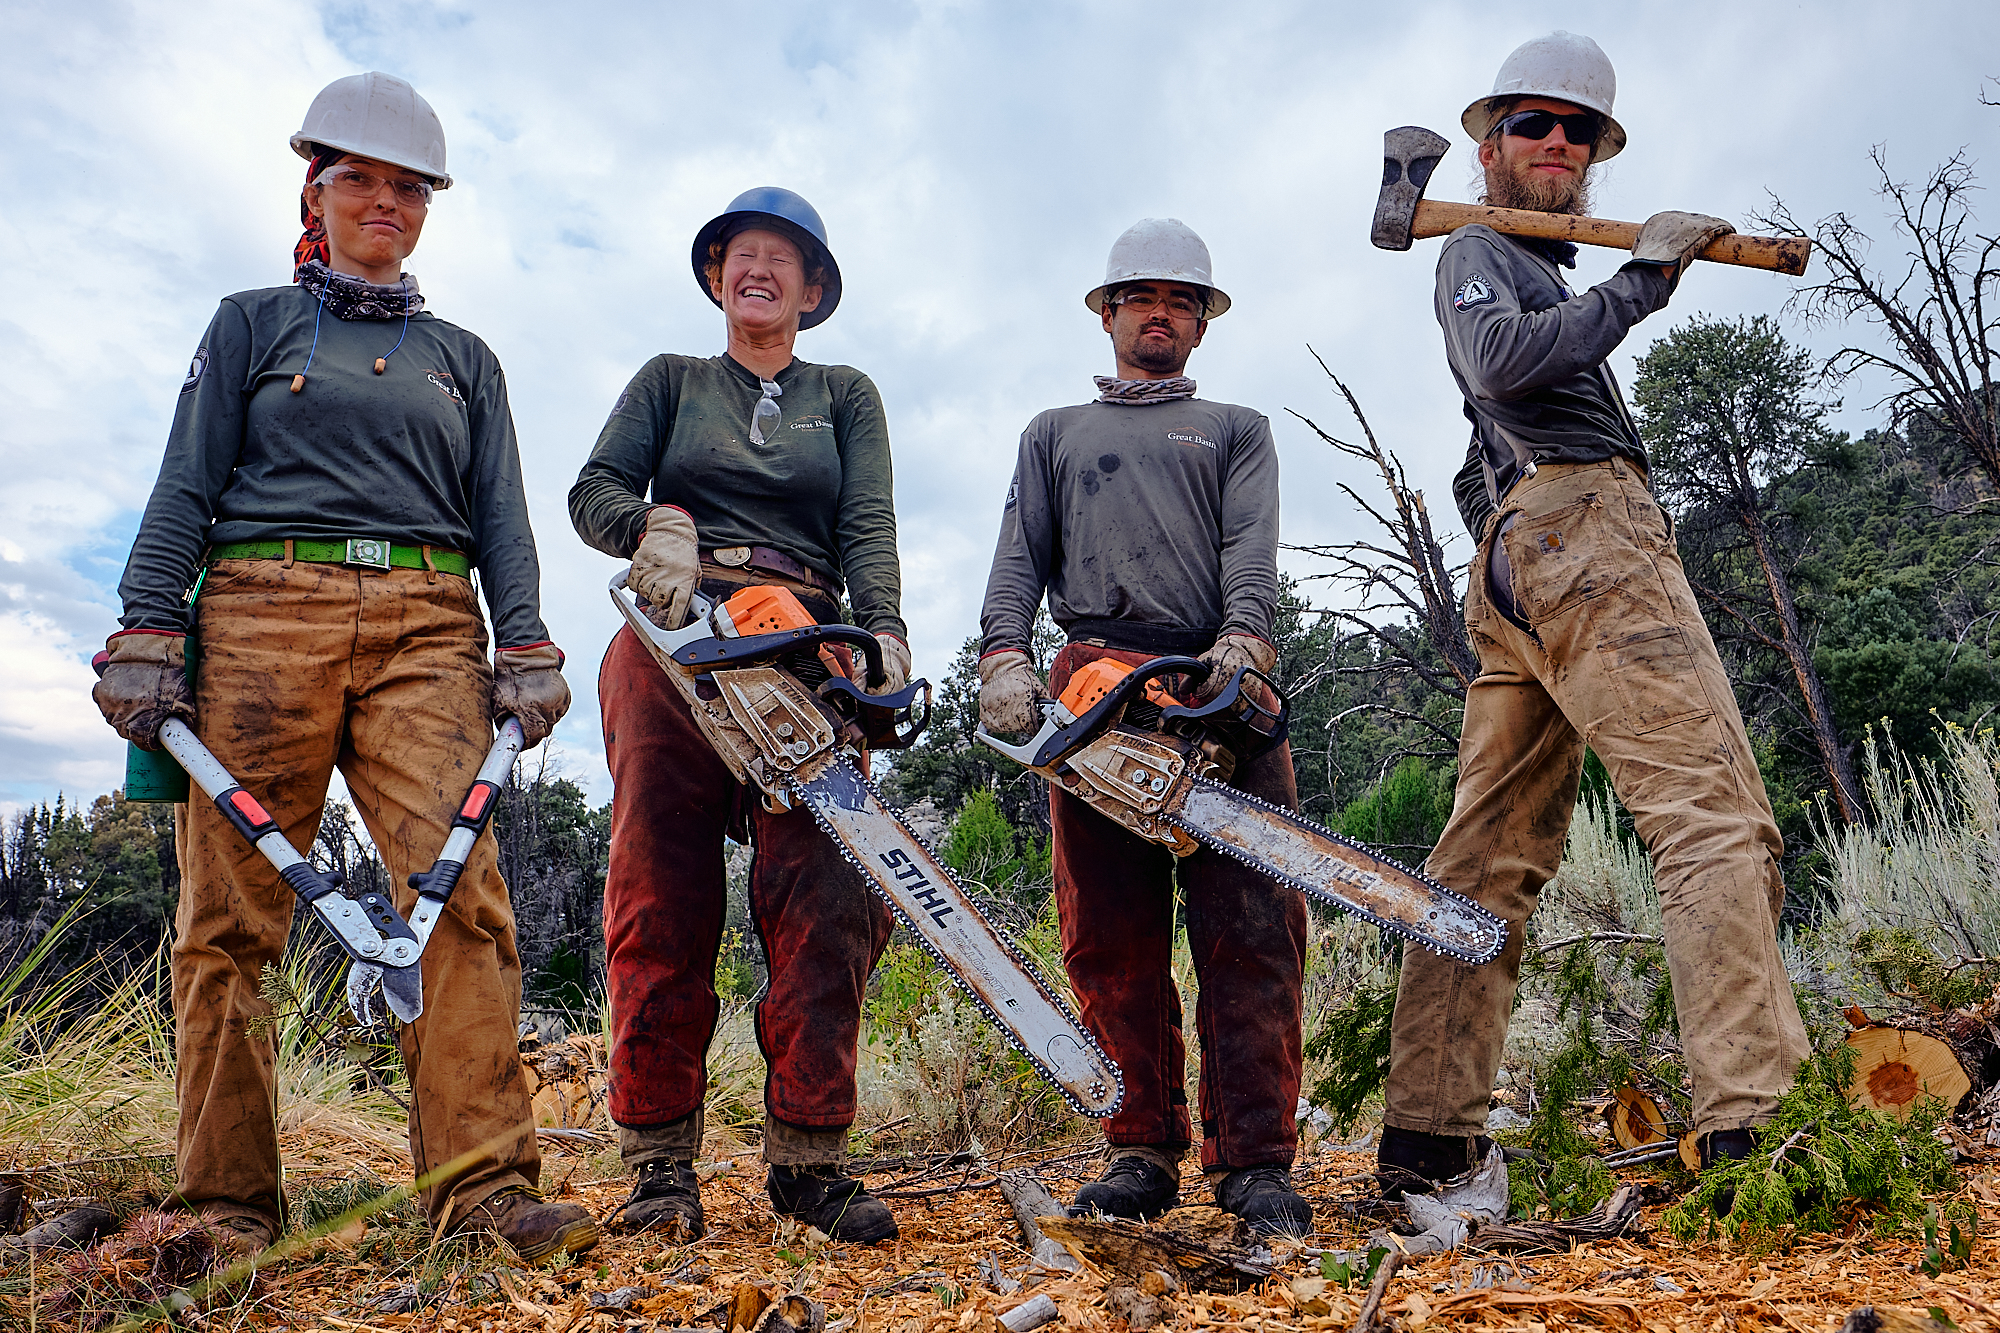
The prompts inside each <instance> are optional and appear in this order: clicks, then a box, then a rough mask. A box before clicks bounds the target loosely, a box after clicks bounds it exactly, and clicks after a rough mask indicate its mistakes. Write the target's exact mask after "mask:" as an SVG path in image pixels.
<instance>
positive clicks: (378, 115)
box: [292, 71, 451, 190]
mask: <svg viewBox="0 0 2000 1333" xmlns="http://www.w3.org/2000/svg"><path fill="white" fill-rule="evenodd" d="M316 144H317V145H319V146H320V147H324V148H338V149H340V150H341V151H343V152H348V153H357V154H359V155H360V156H362V157H372V158H374V159H375V160H376V161H378V162H387V163H389V164H390V165H392V166H398V167H406V168H408V169H409V170H411V171H414V172H417V173H418V174H420V175H424V176H429V177H430V178H431V180H432V181H434V182H435V183H436V186H437V188H438V189H440V190H448V189H450V188H451V173H450V172H448V171H446V170H445V169H444V126H443V125H441V124H439V123H438V118H437V112H435V111H433V110H431V104H430V103H429V102H426V101H425V100H424V99H423V98H422V97H420V96H418V94H417V90H416V89H415V88H412V87H411V86H410V85H409V84H407V83H405V82H403V81H402V80H401V79H399V78H397V77H396V76H395V75H393V74H380V73H376V72H374V71H370V72H369V73H367V74H350V75H348V76H347V77H346V78H344V79H335V80H334V81H333V82H332V83H329V84H328V85H326V87H324V88H322V89H320V90H319V96H318V97H315V98H313V100H312V105H311V106H310V107H308V108H306V123H305V124H304V125H301V126H300V127H299V132H298V133H297V134H294V135H293V136H292V151H293V152H295V153H297V154H298V155H299V156H300V157H302V158H304V159H306V161H308V162H310V161H312V159H313V158H314V157H316V156H317V155H318V154H317V153H316V152H315V150H314V145H316Z"/></svg>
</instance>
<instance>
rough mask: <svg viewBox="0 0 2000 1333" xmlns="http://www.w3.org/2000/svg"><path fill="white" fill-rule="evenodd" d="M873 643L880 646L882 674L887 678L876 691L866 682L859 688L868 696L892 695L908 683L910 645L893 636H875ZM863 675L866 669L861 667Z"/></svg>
mask: <svg viewBox="0 0 2000 1333" xmlns="http://www.w3.org/2000/svg"><path fill="white" fill-rule="evenodd" d="M875 642H877V643H879V644H881V645H882V674H884V675H885V676H887V677H888V679H887V680H885V681H883V682H882V687H881V688H880V689H877V688H876V687H875V686H873V685H870V684H869V683H868V682H867V681H865V680H864V681H862V682H861V688H862V689H864V690H866V691H868V693H870V694H894V693H895V692H896V691H897V690H900V689H902V688H903V687H904V686H905V685H907V684H909V683H910V645H909V644H907V643H904V642H903V641H902V640H901V639H899V638H897V637H896V636H895V635H893V634H877V635H876V636H875ZM863 672H864V674H865V672H866V667H865V666H864V667H863Z"/></svg>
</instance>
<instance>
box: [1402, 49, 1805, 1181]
mask: <svg viewBox="0 0 2000 1333" xmlns="http://www.w3.org/2000/svg"><path fill="white" fill-rule="evenodd" d="M1615 90H1616V79H1615V77H1614V76H1613V73H1612V70H1611V63H1610V61H1608V60H1607V59H1606V58H1605V56H1604V53H1603V52H1602V51H1601V50H1599V49H1598V47H1597V44H1596V43H1595V42H1593V41H1591V40H1590V39H1589V38H1588V37H1578V36H1574V35H1572V34H1569V33H1563V32H1558V33H1554V34H1552V35H1550V36H1548V37H1542V38H1537V39H1536V40H1534V41H1531V42H1528V43H1526V44H1525V45H1523V46H1522V47H1520V48H1519V49H1517V50H1516V51H1515V52H1514V53H1513V54H1512V55H1510V56H1509V57H1508V58H1507V61H1506V63H1505V64H1503V65H1502V66H1501V69H1500V76H1499V78H1498V79H1497V80H1496V82H1495V85H1494V90H1493V94H1492V95H1491V96H1488V97H1482V98H1479V99H1477V100H1475V101H1474V102H1473V103H1472V105H1471V106H1469V107H1467V108H1466V111H1465V115H1464V117H1463V124H1464V126H1465V129H1466V132H1467V133H1469V134H1470V135H1471V136H1472V137H1473V138H1474V139H1475V140H1477V141H1478V142H1479V162H1480V165H1481V166H1482V167H1483V168H1484V169H1485V173H1486V197H1487V200H1488V202H1490V203H1494V204H1499V205H1503V206H1506V207H1510V208H1527V209H1535V210H1539V211H1542V212H1550V213H1582V212H1584V211H1585V209H1586V208H1587V207H1588V200H1589V182H1590V171H1591V169H1592V167H1593V166H1594V165H1595V164H1596V163H1598V162H1601V161H1603V160H1604V159H1606V158H1608V157H1611V156H1612V155H1613V154H1615V153H1617V152H1618V151H1619V150H1620V149H1622V148H1623V147H1624V146H1625V131H1624V129H1623V127H1621V126H1620V125H1619V124H1618V122H1617V121H1616V120H1615V119H1613V117H1612V114H1611V104H1612V96H1613V94H1614V92H1615ZM1730 230H1732V228H1731V227H1730V226H1729V224H1728V223H1726V222H1723V221H1721V220H1720V219H1717V218H1710V217H1703V216H1701V215H1699V214H1691V213H1660V214H1656V215H1655V216H1654V217H1652V218H1651V219H1649V220H1648V221H1647V223H1646V225H1645V228H1644V230H1643V231H1642V232H1641V233H1640V235H1639V239H1638V241H1637V242H1636V243H1635V244H1634V246H1633V250H1632V255H1633V257H1632V261H1631V262H1630V263H1628V264H1626V265H1625V266H1624V267H1623V268H1621V269H1619V271H1618V272H1617V273H1616V274H1614V275H1613V276H1612V277H1610V278H1609V279H1607V280H1606V281H1604V282H1602V283H1599V284H1598V285H1597V286H1595V287H1592V288H1590V289H1589V290H1587V291H1584V292H1581V293H1577V292H1572V291H1571V290H1570V288H1569V285H1568V284H1567V283H1566V282H1565V281H1564V279H1563V276H1562V271H1561V269H1562V268H1563V267H1574V265H1575V255H1576V247H1575V246H1573V245H1569V244H1567V243H1555V242H1549V241H1536V240H1521V239H1517V238H1514V237H1508V236H1503V235H1501V234H1500V233H1498V232H1496V231H1494V230H1492V229H1491V228H1489V227H1485V226H1479V225H1473V226H1468V227H1461V228H1460V229H1459V230H1458V231H1456V232H1454V233H1452V235H1451V238H1450V239H1449V240H1448V241H1447V242H1446V243H1445V247H1444V252H1443V254H1442V255H1440V256H1439V259H1438V274H1437V294H1436V301H1435V307H1436V315H1437V319H1438V322H1439V323H1440V324H1441V325H1442V326H1443V327H1444V336H1445V354H1446V357H1447V358H1448V360H1449V361H1450V363H1451V371H1452V375H1453V376H1454V378H1456V379H1457V381H1458V386H1459V390H1460V392H1461V393H1462V394H1463V395H1464V398H1465V415H1466V416H1467V417H1468V418H1469V419H1470V420H1471V422H1472V441H1471V446H1470V448H1469V449H1468V450H1467V453H1466V461H1465V466H1464V467H1463V468H1462V469H1461V470H1460V471H1459V474H1458V477H1457V479H1456V481H1455V483H1454V485H1453V488H1452V489H1453V494H1454V496H1455V498H1456V499H1457V501H1458V507H1459V512H1460V513H1461V514H1462V515H1463V517H1464V519H1465V523H1466V527H1467V528H1468V529H1469V530H1470V531H1471V532H1472V533H1473V534H1474V535H1475V536H1476V537H1477V538H1478V541H1479V546H1478V553H1477V555H1476V556H1475V558H1474V559H1473V562H1472V566H1471V569H1472V575H1471V577H1470V578H1469V579H1468V580H1467V583H1468V586H1467V589H1466V595H1465V622H1466V631H1467V633H1468V635H1469V636H1470V638H1471V640H1472V644H1473V647H1474V648H1475V649H1476V650H1477V652H1478V654H1479V665H1480V674H1479V676H1478V678H1477V679H1475V680H1474V681H1473V682H1472V685H1471V687H1470V688H1469V689H1468V690H1467V692H1466V701H1465V719H1464V730H1463V733H1462V737H1461V739H1460V742H1459V756H1458V758H1459V771H1458V789H1457V792H1456V794H1455V796H1454V798H1453V802H1452V814H1451V819H1450V822H1449V823H1448V824H1447V826H1446V828H1445V831H1444V834H1443V836H1442V837H1441V838H1440V839H1439V842H1438V846H1437V850H1436V851H1435V852H1433V853H1432V854H1431V857H1430V860H1429V862H1428V864H1427V868H1428V869H1429V871H1430V873H1431V874H1432V875H1433V876H1435V877H1436V878H1437V879H1438V880H1440V881H1442V882H1443V883H1444V884H1446V885H1449V886H1450V887H1451V888H1454V889H1457V890H1458V891H1459V892H1461V893H1465V894H1469V895H1471V896H1472V897H1474V898H1477V899H1478V900H1479V902H1481V903H1482V904H1484V905H1485V906H1486V907H1488V908H1490V909H1491V910H1493V911H1494V912H1496V913H1498V914H1500V915H1501V916H1503V917H1505V918H1506V920H1507V923H1508V938H1507V946H1506V949H1505V950H1504V951H1503V952H1502V954H1501V955H1500V957H1499V958H1498V959H1496V960H1495V961H1493V962H1491V963H1487V964H1484V965H1482V966H1479V967H1467V966H1465V965H1463V964H1459V963H1455V962H1452V961H1450V960H1448V959H1446V958H1444V957H1442V956H1439V955H1435V954H1430V953H1426V952H1424V951H1422V950H1416V949H1412V950H1409V951H1407V952H1406V953H1405V954H1404V958H1403V970H1402V980H1401V984H1400V987H1399V989H1398V992H1397V997H1396V1015H1395V1022H1394V1026H1393V1029H1392V1046H1391V1056H1390V1059H1391V1068H1390V1073H1389V1081H1388V1087H1387V1091H1386V1101H1387V1105H1386V1108H1385V1113H1384V1122H1385V1123H1384V1128H1383V1133H1382V1139H1381V1143H1380V1146H1379V1148H1378V1153H1377V1164H1378V1176H1379V1178H1380V1180H1381V1184H1382V1186H1383V1189H1384V1191H1385V1193H1388V1194H1389V1195H1391V1196H1392V1197H1393V1196H1395V1195H1399V1194H1400V1193H1402V1191H1403V1190H1405V1189H1410V1190H1424V1191H1428V1190H1430V1189H1431V1188H1432V1187H1433V1186H1434V1185H1435V1184H1437V1183H1438V1182H1441V1181H1444V1180H1446V1179H1449V1178H1451V1177H1453V1176H1457V1175H1459V1174H1462V1173H1463V1172H1465V1171H1466V1170H1468V1169H1469V1168H1471V1167H1473V1166H1475V1165H1477V1164H1478V1163H1479V1162H1480V1161H1481V1160H1482V1159H1483V1158H1484V1156H1485V1154H1486V1152H1487V1150H1488V1149H1489V1148H1490V1146H1491V1145H1490V1143H1489V1141H1488V1140H1487V1139H1486V1138H1485V1137H1484V1130H1485V1126H1486V1108H1487V1102H1488V1099H1489V1091H1490V1089H1491V1088H1492V1086H1493V1079H1494V1075H1495V1073H1496V1072H1497V1070H1498V1068H1499V1063H1500V1054H1501V1047H1502V1045H1503V1044H1504V1043H1505V1041H1506V1037H1507V1020H1508V1016H1509V1014H1510V1013H1511V1012H1512V1010H1513V1005H1514V991H1515V986H1516V984H1517V982H1518V981H1519V978H1520V971H1521V950H1522V942H1523V927H1524V925H1525V923H1526V921H1527V918H1528V914H1529V913H1530V912H1532V911H1533V910H1534V907H1535V902H1536V899H1537V895H1538V894H1539V893H1540V891H1541V887H1542V885H1543V884H1544V883H1546V882H1547V881H1548V880H1549V879H1550V878H1551V877H1552V876H1554V874H1555V872H1556V869H1557V866H1558V865H1559V864H1560V862H1561V859H1562V851H1563V842H1564V838H1565V836H1566V834H1567V833H1568V830H1569V822H1570V815H1571V812H1572V811H1573V810H1574V808H1575V806H1576V798H1577V786H1578V779H1579V777H1580V775H1581V773H1582V769H1583V754H1584V746H1585V744H1586V743H1587V744H1588V745H1589V746H1590V747H1591V748H1593V749H1594V750H1596V752H1597V754H1598V757H1599V758H1600V759H1602V760H1603V761H1604V765H1605V767H1606V769H1607V770H1608V771H1609V773H1610V776H1611V784H1612V787H1613V789H1614V790H1615V791H1616V792H1617V793H1618V797H1619V799H1620V800H1621V801H1622V802H1624V805H1625V808H1626V809H1627V810H1629V811H1630V812H1631V814H1632V818H1633V821H1634V823H1635V825H1636V827H1637V829H1638V833H1639V836H1640V837H1641V838H1642V839H1643V840H1644V841H1645V844H1646V848H1647V850H1648V851H1649V852H1650V853H1651V855H1652V859H1653V867H1654V877H1655V880H1656V883H1657V886H1658V889H1659V893H1660V912H1661V919H1662V929H1663V933H1664V937H1665V944H1666V961H1667V970H1668V975H1669V977H1670V979H1671V981H1672V983H1673V992H1674V1005H1675V1009H1676V1011H1677V1013H1678V1015H1679V1019H1680V1031H1681V1042H1682V1049H1683V1051H1684V1052H1685V1055H1686V1059H1687V1064H1688V1069H1689V1072H1690V1073H1691V1074H1692V1075H1693V1083H1694V1117H1693V1118H1694V1128H1695V1131H1696V1132H1697V1134H1698V1135H1699V1136H1700V1138H1699V1143H1700V1147H1701V1156H1702V1162H1703V1164H1704V1165H1707V1164H1709V1163H1711V1162H1713V1161H1714V1160H1716V1159H1718V1158H1724V1157H1727V1158H1735V1157H1743V1156H1747V1155H1748V1154H1749V1153H1750V1152H1751V1151H1752V1150H1753V1148H1754V1141H1753V1138H1752V1135H1751V1132H1750V1131H1751V1129H1752V1127H1754V1126H1756V1125H1759V1124H1761V1123H1763V1122H1765V1121H1767V1120H1769V1119H1770V1118H1771V1116H1772V1115H1773V1113H1774V1112H1775V1110H1776V1107H1777V1101H1778V1096H1779V1094H1781V1093H1782V1092H1784V1091H1785V1089H1786V1088H1787V1087H1788V1086H1790V1084H1791V1082H1792V1079H1793V1077H1794V1075H1795V1074H1796V1073H1797V1070H1798V1066H1799V1062H1800V1061H1801V1060H1803V1059H1804V1058H1805V1056H1806V1055H1807V1053H1808V1047H1807V1042H1806V1036H1805V1030H1804V1027H1803V1025H1802V1024H1801V1023H1800V1021H1799V1014H1798V1009H1797V1006H1796V1005H1795V1003H1794V1001H1793V998H1792V989H1791V985H1790V983H1789V982H1788V980H1787V978H1786V975H1785V967H1784V960H1783V958H1782V956H1781V955H1780V954H1779V951H1778V940H1777V928H1778V912H1779V909H1780V907H1781V906H1782V905H1783V902H1784V881H1783V879H1782V878H1780V876H1779V872H1778V858H1779V855H1780V853H1781V852H1782V850H1783V845H1782V842H1781V840H1780V838H1779V836H1778V828H1777V824H1776V822H1775V820H1774V819H1773V818H1772V815H1771V805H1770V801H1769V799H1768V798H1767V797H1766V796H1765V793H1764V783H1763V779H1762V778H1761V776H1760V775H1759V773H1758V771H1757V762H1756V759H1755V757H1754V755H1753V754H1752V753H1751V749H1750V742H1749V738H1748V736H1746V735H1745V733H1744V728H1743V719H1742V716H1741V715H1740V714H1739V713H1738V711H1737V707H1736V700H1735V696H1734V694H1733V693H1732V691H1731V687H1730V683H1729V678H1728V677H1727V676H1726V675H1725V674H1724V673H1723V669H1722V664H1721V662H1720V660H1719V659H1718V658H1717V656H1716V652H1715V644H1714V642H1713V641H1712V640H1711V639H1710V637H1709V633H1708V627H1707V626H1706V625H1705V624H1704V623H1703V622H1702V618H1701V613H1700V610H1699V609H1698V608H1697V606H1696V604H1695V599H1694V594H1693V593H1692V592H1691V591H1690V590H1689V587H1688V581H1687V575H1686V573H1685V572H1684V571H1683V570H1682V568H1681V562H1680V557H1679V555H1678V554H1677V553H1676V551H1675V549H1674V539H1673V525H1672V523H1671V521H1670V520H1669V519H1668V518H1667V516H1666V514H1665V513H1664V512H1663V511H1662V510H1661V509H1660V506H1659V505H1658V504H1657V503H1655V501H1654V499H1653V496H1652V494H1651V491H1650V489H1649V487H1648V484H1647V475H1646V451H1645V449H1644V448H1643V446H1642V445H1641V444H1640V440H1639V433H1638V431H1637V429H1636V428H1635V427H1634V426H1633V424H1632V419H1631V416H1630V415H1629V414H1628V413H1627V411H1626V409H1625V403H1624V399H1623V398H1622V396H1621V395H1620V393H1619V391H1618V384H1617V381H1615V380H1614V379H1613V378H1612V376H1611V371H1610V370H1609V369H1608V368H1607V367H1606V366H1605V364H1604V361H1605V358H1606V357H1607V356H1609V355H1610V354H1611V352H1612V351H1613V350H1614V349H1615V348H1616V347H1617V346H1618V345H1619V343H1620V342H1622V341H1623V340H1624V338H1625V335H1626V333H1627V332H1628V331H1629V330H1630V329H1631V328H1632V326H1633V325H1634V324H1636V323H1638V322H1639V321H1640V320H1642V319H1644V318H1645V317H1646V316H1647V315H1650V314H1652V313H1653V312H1654V311H1656V310H1659V309H1661V308H1663V307H1664V306H1665V305H1666V304H1667V300H1668V298H1669V296H1670V295H1671V294H1672V293H1673V291H1674V288H1675V286H1676V284H1677V283H1678V282H1679V281H1680V278H1681V275H1682V273H1683V271H1684V270H1685V269H1686V267H1687V265H1688V263H1689V262H1690V261H1691V259H1692V257H1693V256H1694V255H1696V254H1698V253H1699V252H1700V251H1701V249H1702V248H1703V247H1704V246H1706V245H1707V244H1708V243H1709V242H1710V241H1711V240H1713V239H1714V238H1715V237H1717V236H1719V235H1722V234H1724V233H1726V232H1728V231H1730ZM1559 266H1560V267H1559Z"/></svg>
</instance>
